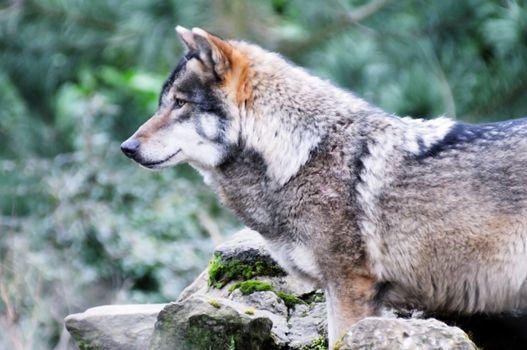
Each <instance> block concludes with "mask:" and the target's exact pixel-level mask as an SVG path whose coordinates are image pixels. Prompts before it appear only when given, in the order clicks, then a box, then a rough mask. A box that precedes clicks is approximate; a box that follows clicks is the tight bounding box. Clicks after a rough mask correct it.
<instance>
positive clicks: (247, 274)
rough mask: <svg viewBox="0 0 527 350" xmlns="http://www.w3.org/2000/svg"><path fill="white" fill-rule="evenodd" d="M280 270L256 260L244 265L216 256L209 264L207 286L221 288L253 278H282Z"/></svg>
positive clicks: (274, 265) (270, 264) (278, 267)
mask: <svg viewBox="0 0 527 350" xmlns="http://www.w3.org/2000/svg"><path fill="white" fill-rule="evenodd" d="M284 274H285V273H284V271H283V270H282V268H281V267H280V266H278V265H276V264H274V263H271V262H267V261H263V260H258V261H255V262H252V263H244V262H241V261H240V260H237V259H231V260H224V259H223V258H222V257H221V256H220V255H219V254H216V255H215V256H214V258H213V259H212V260H211V262H210V264H209V285H210V286H213V287H215V288H223V286H225V284H227V283H229V282H230V281H232V280H235V279H239V280H248V279H251V278H253V277H255V276H283V275H284Z"/></svg>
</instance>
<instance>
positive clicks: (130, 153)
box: [121, 139, 140, 158]
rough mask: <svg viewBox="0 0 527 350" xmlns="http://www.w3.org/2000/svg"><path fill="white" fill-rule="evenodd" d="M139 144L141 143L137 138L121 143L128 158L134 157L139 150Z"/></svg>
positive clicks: (122, 149)
mask: <svg viewBox="0 0 527 350" xmlns="http://www.w3.org/2000/svg"><path fill="white" fill-rule="evenodd" d="M139 145H140V143H139V141H137V140H136V139H128V140H126V141H124V142H123V143H121V151H123V153H124V154H126V156H127V157H128V158H134V157H135V155H136V154H137V151H138V150H139Z"/></svg>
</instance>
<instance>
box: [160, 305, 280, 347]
mask: <svg viewBox="0 0 527 350" xmlns="http://www.w3.org/2000/svg"><path fill="white" fill-rule="evenodd" d="M209 301H210V300H209V299H207V298H204V297H191V298H189V299H188V300H186V301H185V302H184V303H172V304H169V305H168V306H167V307H165V309H163V311H161V313H160V314H159V316H158V321H157V323H156V327H155V330H154V335H153V338H152V343H151V346H150V348H151V349H153V350H169V349H178V350H209V349H215V350H244V349H254V350H267V349H269V350H274V349H277V347H276V346H275V345H274V343H273V339H272V337H271V329H272V326H273V322H272V321H271V320H270V319H269V318H266V317H261V316H258V315H255V314H253V315H250V314H246V313H244V312H243V311H241V312H240V311H239V310H236V309H235V308H234V307H232V306H229V305H227V304H224V303H226V301H225V300H222V301H219V300H218V302H219V304H218V305H219V307H218V305H216V306H213V305H211V304H210V302H209Z"/></svg>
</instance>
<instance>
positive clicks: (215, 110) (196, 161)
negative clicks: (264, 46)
mask: <svg viewBox="0 0 527 350" xmlns="http://www.w3.org/2000/svg"><path fill="white" fill-rule="evenodd" d="M176 31H177V33H178V35H179V37H180V38H181V40H182V41H183V43H184V44H185V46H186V48H187V51H186V54H185V56H184V57H183V58H182V59H181V60H180V62H179V63H178V64H177V66H176V68H175V69H174V71H173V72H172V74H171V75H170V76H169V78H168V79H167V80H166V82H165V84H164V86H163V89H162V91H161V96H160V98H159V107H158V110H157V112H156V113H155V114H154V115H153V116H152V117H151V118H150V119H149V120H148V121H147V122H146V123H144V124H143V125H142V126H141V127H140V128H139V129H138V130H137V131H136V132H135V133H134V134H133V135H132V136H131V137H130V138H129V139H128V140H126V141H125V142H123V143H122V144H121V149H122V151H123V152H124V153H125V154H126V155H127V156H128V157H130V158H132V159H134V160H135V161H137V162H138V163H139V164H141V165H142V166H144V167H147V168H150V169H160V168H164V167H168V166H172V165H176V164H179V163H182V162H188V163H190V164H192V165H196V166H198V167H200V168H210V167H215V166H217V165H218V164H220V163H221V162H222V161H223V160H224V159H226V158H227V157H228V156H229V152H230V151H231V150H232V149H233V148H235V146H236V144H237V143H238V138H239V135H238V134H239V120H240V116H239V114H240V112H241V110H242V109H243V105H244V104H245V103H246V102H247V99H248V96H249V95H250V93H249V91H247V89H248V85H247V83H246V78H247V72H248V69H249V64H248V62H247V60H246V58H245V57H244V55H242V54H241V53H239V52H238V51H237V50H236V49H235V48H234V47H233V46H232V45H231V44H230V43H228V42H226V41H224V40H222V39H220V38H218V37H216V36H213V35H211V34H209V33H207V32H205V31H204V30H202V29H199V28H194V29H192V31H191V30H188V29H185V28H183V27H179V26H178V27H177V28H176Z"/></svg>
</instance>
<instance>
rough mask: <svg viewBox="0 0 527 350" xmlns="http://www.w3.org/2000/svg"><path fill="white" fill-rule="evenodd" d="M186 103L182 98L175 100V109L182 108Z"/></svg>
mask: <svg viewBox="0 0 527 350" xmlns="http://www.w3.org/2000/svg"><path fill="white" fill-rule="evenodd" d="M185 103H187V101H185V100H182V99H180V98H176V99H175V100H174V108H181V107H183V106H184V105H185Z"/></svg>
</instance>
